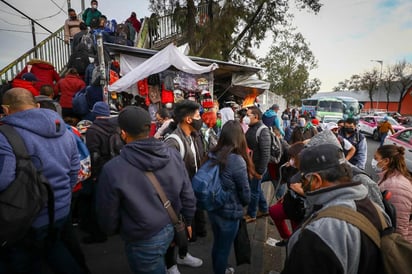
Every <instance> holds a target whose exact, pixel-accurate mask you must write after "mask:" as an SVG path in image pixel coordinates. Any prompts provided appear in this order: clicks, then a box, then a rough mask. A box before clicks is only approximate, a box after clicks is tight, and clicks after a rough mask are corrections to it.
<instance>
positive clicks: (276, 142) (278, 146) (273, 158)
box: [256, 125, 283, 164]
mask: <svg viewBox="0 0 412 274" xmlns="http://www.w3.org/2000/svg"><path fill="white" fill-rule="evenodd" d="M264 128H267V129H268V130H269V134H270V139H271V141H270V160H269V162H270V163H273V164H278V163H279V162H280V159H281V158H282V154H283V153H282V143H281V141H280V139H279V138H278V137H277V136H276V135H275V134H274V133H273V132H272V130H271V129H270V128H268V127H267V126H266V125H261V126H260V127H259V128H258V129H257V131H256V142H257V143H259V137H260V133H261V132H262V130H263V129H264Z"/></svg>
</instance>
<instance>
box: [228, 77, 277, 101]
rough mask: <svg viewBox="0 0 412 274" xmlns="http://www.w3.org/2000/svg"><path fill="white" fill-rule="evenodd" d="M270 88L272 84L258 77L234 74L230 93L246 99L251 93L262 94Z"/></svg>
mask: <svg viewBox="0 0 412 274" xmlns="http://www.w3.org/2000/svg"><path fill="white" fill-rule="evenodd" d="M269 88H270V83H268V82H265V81H263V80H259V79H258V78H257V77H256V75H250V74H239V73H233V74H232V85H231V87H230V88H229V92H230V93H232V94H234V95H236V96H239V97H242V98H244V97H246V96H247V95H248V94H251V93H255V94H257V95H259V94H262V93H263V92H264V91H265V90H268V89H269Z"/></svg>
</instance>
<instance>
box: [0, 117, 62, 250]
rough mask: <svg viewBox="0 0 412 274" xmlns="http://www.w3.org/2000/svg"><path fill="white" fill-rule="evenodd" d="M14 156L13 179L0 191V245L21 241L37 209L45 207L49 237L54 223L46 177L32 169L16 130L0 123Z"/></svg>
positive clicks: (24, 146) (37, 212) (52, 195)
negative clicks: (46, 209)
mask: <svg viewBox="0 0 412 274" xmlns="http://www.w3.org/2000/svg"><path fill="white" fill-rule="evenodd" d="M0 132H1V133H2V134H3V135H4V136H5V137H6V138H7V140H8V142H9V143H10V145H11V147H12V148H13V152H14V155H15V157H16V174H15V179H14V181H13V182H11V183H10V185H9V186H8V187H7V188H6V189H5V190H3V191H1V192H0V227H1V230H0V246H1V247H5V246H9V245H12V244H14V243H16V242H18V241H19V240H22V239H23V238H24V237H25V236H26V234H27V233H28V231H29V229H30V227H31V225H32V223H33V221H34V220H35V219H36V217H37V216H38V214H39V212H40V211H41V210H42V209H43V208H44V207H45V206H46V204H47V206H48V215H49V236H50V237H51V238H52V237H53V236H52V231H53V224H54V194H53V190H52V188H51V186H50V184H49V182H48V181H47V179H46V177H44V175H43V174H42V173H41V172H40V171H39V170H37V169H36V167H35V166H34V164H33V162H32V160H31V158H30V155H28V153H27V149H26V145H25V143H24V141H23V139H22V138H21V136H20V135H19V134H18V132H17V131H16V130H15V129H14V128H13V127H12V126H9V125H6V124H4V125H2V126H0Z"/></svg>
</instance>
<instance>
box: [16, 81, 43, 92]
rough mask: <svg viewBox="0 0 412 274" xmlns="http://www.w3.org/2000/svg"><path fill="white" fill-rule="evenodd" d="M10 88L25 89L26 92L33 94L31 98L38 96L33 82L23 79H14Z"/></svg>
mask: <svg viewBox="0 0 412 274" xmlns="http://www.w3.org/2000/svg"><path fill="white" fill-rule="evenodd" d="M11 86H12V87H13V88H24V89H27V90H28V91H30V92H31V94H33V96H38V95H40V92H39V91H38V90H37V89H36V88H35V87H34V85H33V82H30V81H26V80H23V79H14V80H13V82H12V83H11Z"/></svg>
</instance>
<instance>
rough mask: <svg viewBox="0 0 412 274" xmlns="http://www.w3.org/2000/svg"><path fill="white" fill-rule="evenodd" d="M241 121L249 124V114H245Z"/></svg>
mask: <svg viewBox="0 0 412 274" xmlns="http://www.w3.org/2000/svg"><path fill="white" fill-rule="evenodd" d="M243 123H245V124H246V125H249V124H250V118H249V116H245V117H244V118H243Z"/></svg>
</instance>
